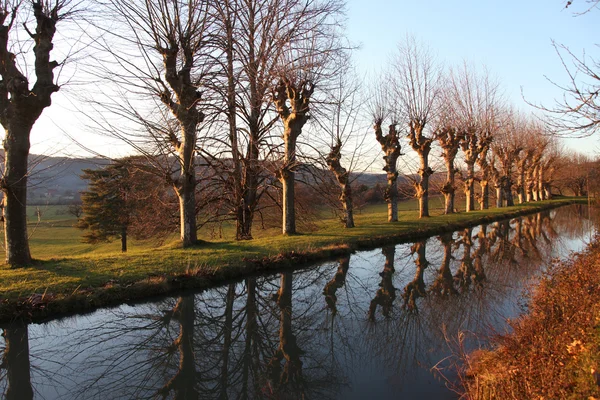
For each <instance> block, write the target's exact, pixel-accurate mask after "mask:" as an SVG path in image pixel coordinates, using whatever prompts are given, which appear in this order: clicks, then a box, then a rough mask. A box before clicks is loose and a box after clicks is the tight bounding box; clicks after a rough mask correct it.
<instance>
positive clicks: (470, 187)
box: [465, 163, 475, 212]
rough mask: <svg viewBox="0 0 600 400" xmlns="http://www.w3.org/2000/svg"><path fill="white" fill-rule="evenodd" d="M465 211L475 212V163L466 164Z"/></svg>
mask: <svg viewBox="0 0 600 400" xmlns="http://www.w3.org/2000/svg"><path fill="white" fill-rule="evenodd" d="M465 201H466V206H465V209H466V211H467V212H469V211H474V210H475V163H468V164H467V179H466V180H465Z"/></svg>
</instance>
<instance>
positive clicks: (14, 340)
mask: <svg viewBox="0 0 600 400" xmlns="http://www.w3.org/2000/svg"><path fill="white" fill-rule="evenodd" d="M3 336H4V340H5V349H4V355H3V357H2V360H1V361H2V362H1V363H0V364H2V365H4V366H5V368H6V382H7V388H6V393H5V394H6V400H31V399H33V388H32V387H31V365H30V362H29V334H28V331H27V325H26V324H25V323H23V322H15V323H14V324H11V326H10V328H7V329H4V333H3Z"/></svg>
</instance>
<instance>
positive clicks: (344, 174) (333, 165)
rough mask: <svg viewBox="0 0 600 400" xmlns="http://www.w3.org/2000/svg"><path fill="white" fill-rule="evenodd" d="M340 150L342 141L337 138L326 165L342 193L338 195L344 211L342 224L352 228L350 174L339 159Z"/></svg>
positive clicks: (340, 156) (340, 155)
mask: <svg viewBox="0 0 600 400" xmlns="http://www.w3.org/2000/svg"><path fill="white" fill-rule="evenodd" d="M341 150H342V142H341V141H340V140H338V142H337V143H336V144H335V145H333V146H332V147H331V151H330V152H329V154H328V155H327V159H326V161H327V166H329V170H330V171H331V172H333V175H334V176H335V179H336V181H337V183H338V186H339V187H340V189H341V191H342V193H341V195H340V201H341V203H342V208H343V211H344V217H343V221H344V225H345V226H346V228H354V216H353V210H352V185H351V184H350V182H349V177H350V174H349V173H348V170H346V168H344V167H342V164H341V163H340V160H341V158H342V154H341Z"/></svg>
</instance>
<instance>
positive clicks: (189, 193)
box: [176, 175, 198, 247]
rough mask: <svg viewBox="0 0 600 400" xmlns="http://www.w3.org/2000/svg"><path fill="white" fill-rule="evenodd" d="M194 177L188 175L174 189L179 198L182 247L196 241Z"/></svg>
mask: <svg viewBox="0 0 600 400" xmlns="http://www.w3.org/2000/svg"><path fill="white" fill-rule="evenodd" d="M195 188H196V179H195V177H194V176H193V175H188V179H186V180H185V183H184V184H183V185H182V186H180V187H179V190H176V192H177V197H178V198H179V221H180V222H179V223H180V228H181V229H180V237H181V242H182V244H183V247H189V246H192V245H194V244H196V243H197V242H198V234H197V229H196V196H195V194H196V193H195V192H196V190H195Z"/></svg>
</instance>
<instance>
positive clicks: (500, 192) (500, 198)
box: [495, 183, 504, 208]
mask: <svg viewBox="0 0 600 400" xmlns="http://www.w3.org/2000/svg"><path fill="white" fill-rule="evenodd" d="M495 188H496V207H497V208H501V207H504V189H503V188H502V184H501V183H498V184H496V185H495Z"/></svg>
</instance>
